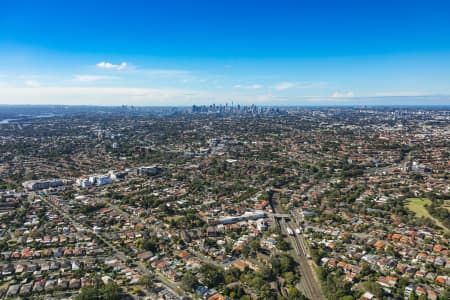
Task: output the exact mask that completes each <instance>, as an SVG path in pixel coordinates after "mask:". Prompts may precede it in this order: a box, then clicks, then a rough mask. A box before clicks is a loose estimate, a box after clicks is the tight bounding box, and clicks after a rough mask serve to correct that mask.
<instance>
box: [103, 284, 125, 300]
mask: <svg viewBox="0 0 450 300" xmlns="http://www.w3.org/2000/svg"><path fill="white" fill-rule="evenodd" d="M100 294H101V296H102V299H104V300H120V299H122V296H123V295H122V288H121V287H120V286H118V285H117V283H115V282H109V283H107V284H105V285H104V286H103V287H102V288H101V289H100Z"/></svg>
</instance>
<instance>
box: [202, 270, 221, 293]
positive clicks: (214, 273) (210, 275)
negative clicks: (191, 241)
mask: <svg viewBox="0 0 450 300" xmlns="http://www.w3.org/2000/svg"><path fill="white" fill-rule="evenodd" d="M200 273H201V274H202V282H203V283H204V284H205V285H207V286H208V287H209V288H214V287H216V286H218V285H220V284H222V283H223V282H224V276H223V271H222V269H221V268H219V267H216V266H213V265H210V264H205V265H203V266H202V267H201V268H200Z"/></svg>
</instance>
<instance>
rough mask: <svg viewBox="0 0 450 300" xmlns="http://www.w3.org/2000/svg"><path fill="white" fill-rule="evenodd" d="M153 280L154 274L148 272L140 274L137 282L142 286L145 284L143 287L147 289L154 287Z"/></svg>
mask: <svg viewBox="0 0 450 300" xmlns="http://www.w3.org/2000/svg"><path fill="white" fill-rule="evenodd" d="M154 280H155V275H153V274H148V275H144V276H142V277H141V278H140V279H139V283H140V284H142V285H143V286H145V288H146V289H147V290H153V288H154V287H155V284H154Z"/></svg>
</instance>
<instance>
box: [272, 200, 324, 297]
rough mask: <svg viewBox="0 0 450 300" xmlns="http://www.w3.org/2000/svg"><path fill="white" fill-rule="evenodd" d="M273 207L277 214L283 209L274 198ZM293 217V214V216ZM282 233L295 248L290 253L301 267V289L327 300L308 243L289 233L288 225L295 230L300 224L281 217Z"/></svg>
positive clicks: (310, 295) (307, 293)
mask: <svg viewBox="0 0 450 300" xmlns="http://www.w3.org/2000/svg"><path fill="white" fill-rule="evenodd" d="M271 202H272V209H273V211H274V213H275V214H277V213H281V209H280V207H279V203H278V201H276V200H275V201H274V200H272V201H271ZM290 219H292V216H291V218H290ZM278 224H279V226H280V228H281V230H282V233H283V234H284V235H287V236H288V237H289V240H290V242H291V245H292V247H293V250H292V251H290V254H291V255H292V257H293V258H294V259H295V261H296V262H297V263H298V265H299V269H300V275H301V278H300V284H299V287H300V290H301V291H302V292H303V293H304V294H305V296H306V297H308V298H309V299H311V300H325V297H324V295H323V293H322V289H321V286H320V283H319V282H318V281H317V280H316V276H314V273H313V272H314V270H312V268H311V265H310V263H309V260H308V255H309V251H308V248H307V247H306V243H305V241H304V240H303V238H302V237H299V236H298V235H296V234H295V233H294V235H289V234H288V231H287V227H288V226H289V227H290V228H291V229H293V230H295V228H297V227H298V225H296V224H294V223H293V222H292V221H290V220H286V219H285V218H281V221H279V222H278Z"/></svg>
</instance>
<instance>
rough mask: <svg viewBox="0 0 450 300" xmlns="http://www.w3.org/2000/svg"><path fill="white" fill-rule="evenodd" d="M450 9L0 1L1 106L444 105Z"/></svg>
mask: <svg viewBox="0 0 450 300" xmlns="http://www.w3.org/2000/svg"><path fill="white" fill-rule="evenodd" d="M449 83H450V3H448V1H414V0H410V1H401V0H397V1H380V0H379V1H369V0H367V1H361V0H355V1H346V0H342V1H320V0H318V1H300V0H298V1H283V0H281V1H280V0H278V1H262V0H260V1H251V0H247V1H246V0H241V1H235V0H227V1H220V0H217V1H211V0H210V1H195V0H193V1H173V0H165V1H133V0H128V1H111V0H110V1H83V0H78V1H50V0H48V1H46V0H41V1H31V0H30V1H21V0H3V1H1V2H0V104H14V103H20V104H36V103H39V104H74V105H75V104H96V105H121V104H133V105H191V104H194V103H195V104H210V103H226V102H231V101H234V103H242V104H251V103H254V104H259V105H330V104H331V105H349V104H403V105H407V104H414V105H416V104H450V96H449V95H450V84H449Z"/></svg>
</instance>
